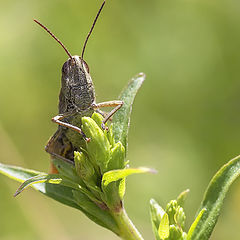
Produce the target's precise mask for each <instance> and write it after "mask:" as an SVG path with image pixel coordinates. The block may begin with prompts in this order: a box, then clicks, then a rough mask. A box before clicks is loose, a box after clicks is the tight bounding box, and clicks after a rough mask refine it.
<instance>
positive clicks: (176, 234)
mask: <svg viewBox="0 0 240 240" xmlns="http://www.w3.org/2000/svg"><path fill="white" fill-rule="evenodd" d="M168 239H171V240H173V239H174V240H182V239H183V238H182V231H181V229H179V228H178V227H177V226H175V225H170V229H169V238H168Z"/></svg>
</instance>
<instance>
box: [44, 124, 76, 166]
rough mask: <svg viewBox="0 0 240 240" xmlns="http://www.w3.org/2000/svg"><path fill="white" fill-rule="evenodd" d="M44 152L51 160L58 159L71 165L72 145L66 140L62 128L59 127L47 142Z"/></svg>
mask: <svg viewBox="0 0 240 240" xmlns="http://www.w3.org/2000/svg"><path fill="white" fill-rule="evenodd" d="M45 150H46V152H48V153H49V154H50V155H51V157H52V158H58V159H62V160H64V161H67V162H70V163H73V153H74V149H73V145H72V143H71V142H70V141H69V139H68V138H67V136H66V134H65V130H64V129H63V128H62V127H59V128H58V130H57V131H56V132H55V133H54V135H53V136H52V137H51V138H50V139H49V140H48V143H47V145H46V147H45Z"/></svg>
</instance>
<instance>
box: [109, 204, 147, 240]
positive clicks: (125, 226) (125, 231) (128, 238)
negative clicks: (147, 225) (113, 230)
mask: <svg viewBox="0 0 240 240" xmlns="http://www.w3.org/2000/svg"><path fill="white" fill-rule="evenodd" d="M113 216H114V218H115V220H116V222H117V224H118V227H119V230H120V235H119V237H121V238H122V239H124V240H144V239H143V237H142V236H141V234H140V233H139V232H138V230H137V229H136V227H135V226H134V225H133V223H132V221H131V220H130V219H129V217H128V215H127V213H126V211H125V209H124V207H122V208H121V209H119V211H118V212H113Z"/></svg>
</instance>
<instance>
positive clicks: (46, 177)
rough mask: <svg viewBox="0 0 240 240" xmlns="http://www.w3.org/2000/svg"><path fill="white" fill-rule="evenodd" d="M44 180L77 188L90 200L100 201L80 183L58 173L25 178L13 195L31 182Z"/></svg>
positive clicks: (42, 181) (30, 184) (31, 183)
mask: <svg viewBox="0 0 240 240" xmlns="http://www.w3.org/2000/svg"><path fill="white" fill-rule="evenodd" d="M44 182H47V183H50V184H60V185H62V186H65V187H69V188H72V189H75V190H78V191H80V192H82V193H84V194H86V195H87V196H88V197H89V198H90V199H91V200H92V201H95V202H99V203H101V202H100V201H99V200H97V199H96V198H95V197H94V195H93V194H92V193H91V192H89V191H88V190H87V189H86V188H84V187H82V186H81V185H79V184H77V183H74V182H72V181H70V180H68V179H67V178H64V177H61V175H59V174H40V175H37V176H34V177H31V178H29V179H27V180H26V181H25V182H24V183H22V185H21V186H20V187H19V188H18V189H17V191H16V193H15V194H14V196H17V195H18V194H20V193H21V192H22V191H23V190H24V189H26V188H28V187H30V186H32V185H33V184H36V183H44Z"/></svg>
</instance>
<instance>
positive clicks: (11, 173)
mask: <svg viewBox="0 0 240 240" xmlns="http://www.w3.org/2000/svg"><path fill="white" fill-rule="evenodd" d="M0 173H2V174H3V175H5V176H7V177H9V178H11V179H13V180H16V181H18V182H21V183H22V182H24V181H26V180H27V179H29V178H31V177H35V176H38V175H44V174H46V173H43V172H38V171H34V170H31V169H25V168H21V167H16V166H11V165H5V164H2V163H0ZM31 187H32V188H34V189H35V190H37V191H39V192H41V193H43V194H44V195H46V196H48V197H50V198H52V199H54V200H56V201H58V202H60V203H62V204H65V205H67V206H70V207H73V208H76V209H78V210H80V211H82V212H83V213H84V214H85V215H86V216H87V217H88V218H89V219H91V220H92V221H94V222H95V223H96V224H99V225H101V226H102V227H105V228H107V229H109V230H111V231H113V232H115V233H116V234H119V233H118V230H116V228H115V227H114V228H113V227H112V226H110V225H108V226H107V225H106V224H104V223H103V222H102V221H99V219H97V218H96V217H95V216H93V215H92V214H90V213H88V212H87V211H86V210H85V209H83V208H82V207H81V206H80V205H79V204H77V203H76V202H75V198H74V195H73V189H72V188H70V187H66V186H63V185H59V184H51V183H48V182H42V183H36V184H33V185H32V186H31Z"/></svg>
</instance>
